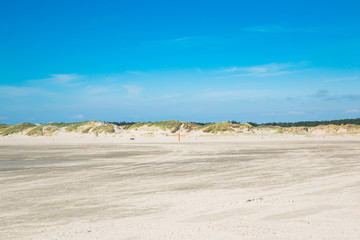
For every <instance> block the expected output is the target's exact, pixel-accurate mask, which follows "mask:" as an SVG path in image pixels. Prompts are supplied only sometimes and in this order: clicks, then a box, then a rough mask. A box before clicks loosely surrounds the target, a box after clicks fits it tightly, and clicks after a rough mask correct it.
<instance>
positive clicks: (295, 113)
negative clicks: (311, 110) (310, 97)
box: [288, 111, 305, 115]
mask: <svg viewBox="0 0 360 240" xmlns="http://www.w3.org/2000/svg"><path fill="white" fill-rule="evenodd" d="M288 114H290V115H303V114H305V112H303V111H300V112H299V111H290V112H288Z"/></svg>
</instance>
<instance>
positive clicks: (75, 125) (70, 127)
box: [64, 121, 91, 132]
mask: <svg viewBox="0 0 360 240" xmlns="http://www.w3.org/2000/svg"><path fill="white" fill-rule="evenodd" d="M90 122H91V121H84V122H75V123H69V124H68V125H67V126H64V127H66V131H67V132H74V131H75V132H76V131H77V130H78V129H79V128H80V127H82V126H84V125H87V124H89V123H90Z"/></svg>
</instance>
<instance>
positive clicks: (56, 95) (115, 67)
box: [0, 0, 360, 124]
mask: <svg viewBox="0 0 360 240" xmlns="http://www.w3.org/2000/svg"><path fill="white" fill-rule="evenodd" d="M359 26H360V3H358V2H357V1H341V2H339V1H224V0H223V1H136V0H132V1H130V0H129V1H76V0H71V1H67V0H62V1H60V0H59V1H56V0H51V1H49V0H46V1H37V0H34V1H17V0H11V1H10V0H3V1H1V3H0V73H1V75H0V122H3V123H11V124H13V123H19V122H24V121H29V122H36V123H46V122H50V121H56V122H61V121H63V122H71V121H83V120H91V119H96V120H103V121H160V120H170V119H177V120H182V121H202V122H209V121H226V120H236V121H242V122H248V121H254V122H272V121H299V120H330V119H340V118H357V117H360V91H359V89H360V28H359Z"/></svg>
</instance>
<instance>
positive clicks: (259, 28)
mask: <svg viewBox="0 0 360 240" xmlns="http://www.w3.org/2000/svg"><path fill="white" fill-rule="evenodd" d="M243 30H244V31H247V32H263V33H266V32H268V33H282V32H283V33H285V32H313V30H312V29H308V28H291V27H284V26H280V25H271V24H268V25H255V26H249V27H246V28H243Z"/></svg>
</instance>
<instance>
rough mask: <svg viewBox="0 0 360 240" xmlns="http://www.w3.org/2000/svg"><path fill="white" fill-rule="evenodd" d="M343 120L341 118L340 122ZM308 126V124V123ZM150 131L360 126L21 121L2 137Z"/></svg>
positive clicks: (331, 130)
mask: <svg viewBox="0 0 360 240" xmlns="http://www.w3.org/2000/svg"><path fill="white" fill-rule="evenodd" d="M340 122H341V121H340ZM305 125H307V124H305ZM143 132H146V133H148V135H149V136H151V135H153V134H154V133H159V134H166V135H169V134H176V133H178V132H180V133H182V134H184V133H194V132H195V133H196V132H197V133H201V134H223V133H228V134H252V135H253V134H255V135H256V134H264V133H265V134H266V133H271V134H298V135H312V134H315V135H316V134H317V135H321V134H327V135H334V134H348V133H349V134H350V133H352V134H353V133H355V134H356V133H360V125H357V124H346V125H343V124H342V125H341V124H340V125H336V124H328V125H317V126H297V124H289V127H283V126H279V125H278V124H274V125H270V124H261V125H259V124H252V123H240V122H235V121H232V122H219V123H196V122H181V121H177V120H169V121H162V122H137V123H135V122H130V123H127V122H100V121H94V120H93V121H83V122H73V123H55V122H50V123H47V124H34V123H20V124H16V125H7V124H0V136H9V135H14V134H21V135H27V136H34V137H36V136H53V135H56V134H60V133H64V134H66V133H73V134H91V135H95V136H99V135H109V134H112V135H115V134H126V133H129V134H136V133H143Z"/></svg>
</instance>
